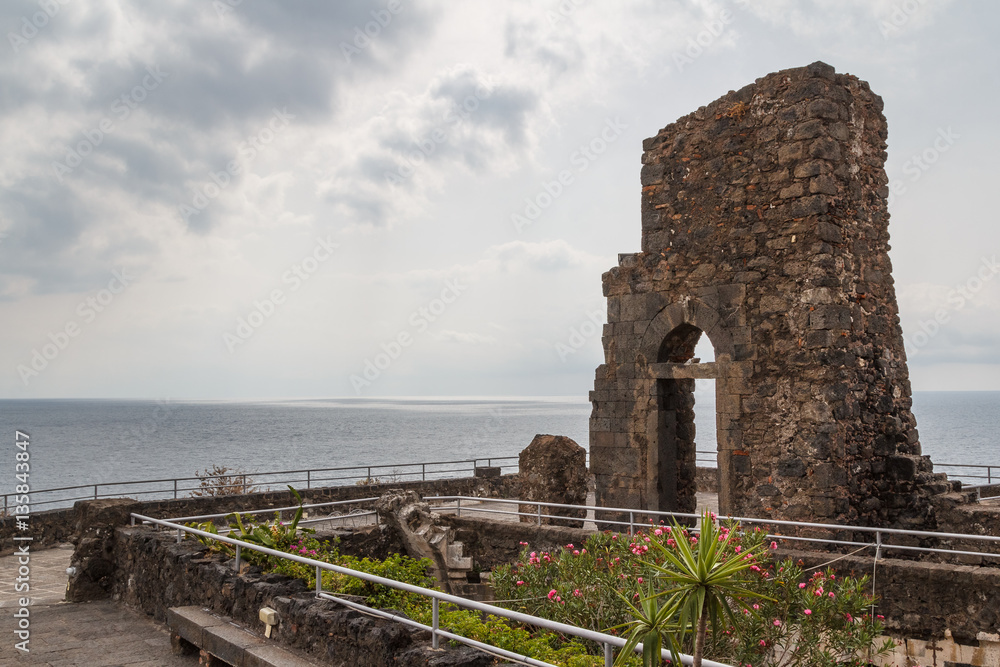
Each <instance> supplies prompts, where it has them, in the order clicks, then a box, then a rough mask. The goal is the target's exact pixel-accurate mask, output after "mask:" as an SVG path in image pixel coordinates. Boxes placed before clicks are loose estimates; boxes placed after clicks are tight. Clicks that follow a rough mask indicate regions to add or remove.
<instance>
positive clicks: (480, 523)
mask: <svg viewBox="0 0 1000 667" xmlns="http://www.w3.org/2000/svg"><path fill="white" fill-rule="evenodd" d="M440 521H441V523H442V524H444V525H446V526H449V527H450V528H452V530H454V532H455V539H457V540H458V541H459V542H461V543H462V549H463V553H464V555H466V556H472V560H473V563H474V566H475V567H476V568H478V569H479V570H480V571H483V572H488V571H489V570H492V569H493V568H494V567H496V566H498V565H503V564H506V563H513V562H516V561H517V556H518V554H519V553H520V551H521V544H520V543H521V542H527V543H528V544H529V545H530V546H531V549H532V550H533V551H556V550H558V549H561V548H562V547H564V546H566V545H567V544H582V543H583V541H584V540H586V539H587V537H588V536H590V535H592V534H593V533H594V531H592V530H584V529H582V528H568V527H564V526H544V525H543V526H537V525H535V524H528V523H514V522H508V521H490V520H488V519H470V518H466V517H456V516H453V515H449V514H445V515H442V516H441V519H440Z"/></svg>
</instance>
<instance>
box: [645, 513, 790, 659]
mask: <svg viewBox="0 0 1000 667" xmlns="http://www.w3.org/2000/svg"><path fill="white" fill-rule="evenodd" d="M671 532H672V533H673V534H674V538H675V539H674V543H675V544H676V547H675V548H667V547H666V546H664V545H662V544H660V543H659V542H658V541H656V540H653V541H652V542H651V544H652V545H654V546H655V547H656V549H657V550H658V551H659V552H660V554H661V555H662V556H663V558H664V562H663V563H662V564H657V563H652V562H647V563H646V564H647V565H648V566H649V567H651V568H652V569H653V570H655V571H656V572H657V578H658V579H661V580H664V581H666V588H664V589H663V590H662V591H660V593H659V595H662V596H666V602H664V604H663V607H664V608H668V609H672V610H676V613H677V625H679V626H680V627H681V628H684V629H686V628H688V627H691V626H695V628H696V629H695V638H694V651H693V655H692V658H693V659H692V665H693V667H701V663H702V658H703V656H704V654H705V638H706V635H707V629H708V624H709V622H711V624H712V630H713V632H715V630H716V629H717V628H718V627H719V618H720V617H722V618H724V619H728V620H729V621H730V622H731V624H732V625H733V626H734V627H739V625H738V624H737V623H736V615H735V614H734V613H733V610H732V607H731V606H730V600H734V601H738V600H744V599H747V598H758V599H768V600H769V599H770V598H768V597H767V596H765V595H761V594H760V593H756V592H754V591H751V590H749V589H747V588H746V587H744V586H743V585H742V582H741V578H742V577H741V576H740V575H741V574H742V573H743V572H744V571H745V570H747V569H749V568H750V567H752V566H753V565H755V564H756V556H757V552H758V551H759V549H760V548H761V547H760V545H758V547H755V548H754V549H750V550H747V551H743V552H742V553H736V552H735V551H736V550H735V549H730V548H729V545H730V541H731V540H732V539H733V538H734V533H735V532H736V531H734V530H724V529H722V528H720V526H719V525H718V524H717V523H716V521H715V518H714V517H712V516H710V514H709V513H708V512H703V513H702V515H701V521H700V523H699V530H698V538H697V546H696V547H695V546H693V545H692V543H691V540H689V539H687V538H685V533H684V529H683V528H682V527H681V526H680V524H678V523H677V520H676V519H675V520H674V521H673V527H672V529H671Z"/></svg>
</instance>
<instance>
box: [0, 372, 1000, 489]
mask: <svg viewBox="0 0 1000 667" xmlns="http://www.w3.org/2000/svg"><path fill="white" fill-rule="evenodd" d="M696 402H697V403H696V406H695V414H696V417H697V428H698V438H697V441H698V449H699V450H701V451H706V452H711V451H714V449H715V410H714V407H715V406H714V395H713V393H712V391H711V388H710V387H705V386H700V387H699V390H698V391H697V393H696ZM913 410H914V413H915V414H916V417H917V426H918V429H919V431H920V437H921V443H922V445H923V451H924V453H925V454H929V455H931V457H932V458H933V460H934V461H935V463H967V464H994V465H996V464H1000V446H998V444H997V440H996V435H995V434H996V432H997V427H998V425H1000V392H917V393H916V394H915V395H914V407H913ZM589 417H590V403H589V402H588V401H587V400H586V399H585V398H580V397H562V398H558V397H557V398H398V399H311V400H284V401H256V402H229V401H177V402H173V401H141V400H136V401H122V400H0V426H2V429H0V432H2V433H3V434H4V436H3V437H4V439H5V440H6V441H7V442H6V444H4V446H3V447H2V448H0V451H2V452H6V453H7V454H6V458H7V464H6V465H7V470H8V471H9V472H8V473H7V474H2V475H0V493H11V492H13V491H14V486H15V484H17V481H16V480H15V479H14V463H15V461H14V453H15V449H14V447H13V442H14V430H15V429H21V430H22V431H26V432H27V433H29V434H30V436H31V445H30V451H31V477H30V480H31V488H32V489H34V490H39V489H50V488H56V487H63V486H72V485H77V484H95V483H107V482H117V481H130V480H143V479H158V478H173V477H188V476H193V475H194V474H195V473H196V472H197V471H201V470H205V469H207V468H210V467H211V466H213V465H220V466H227V467H229V468H239V469H242V470H244V471H248V472H264V471H277V470H296V469H305V468H326V467H346V466H361V465H389V466H396V465H402V464H405V463H420V462H428V461H453V460H466V459H476V458H479V459H485V458H488V457H505V456H517V454H518V452H520V451H521V450H522V449H523V448H524V447H526V446H527V445H528V443H529V442H531V439H532V437H534V435H535V434H537V433H552V434H559V435H566V436H569V437H570V438H573V439H574V440H575V441H576V442H578V443H580V444H581V445H583V446H584V447H587V446H588V420H589ZM710 457H711V455H710V454H709V455H707V456H706V457H703V458H710ZM3 458H4V457H3V456H0V470H3V466H4V464H3ZM507 463H513V462H507ZM942 470H943V471H945V472H956V471H949V470H946V469H942Z"/></svg>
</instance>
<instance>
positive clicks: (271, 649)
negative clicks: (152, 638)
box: [167, 606, 318, 667]
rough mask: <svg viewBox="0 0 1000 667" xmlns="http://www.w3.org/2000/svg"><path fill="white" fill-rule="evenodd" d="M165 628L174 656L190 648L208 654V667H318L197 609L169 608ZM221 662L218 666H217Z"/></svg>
mask: <svg viewBox="0 0 1000 667" xmlns="http://www.w3.org/2000/svg"><path fill="white" fill-rule="evenodd" d="M167 627H168V628H170V644H171V646H172V647H173V649H174V653H178V654H184V653H191V652H192V648H195V649H200V650H201V651H202V653H203V654H208V656H210V657H209V662H208V663H207V664H209V665H223V664H225V665H232V667H318V666H317V663H313V662H309V661H308V660H304V659H302V658H300V657H299V656H297V655H295V654H293V653H291V652H290V651H287V650H285V649H283V648H281V647H280V646H278V645H276V644H275V643H274V642H273V641H271V640H268V639H265V638H263V637H260V636H258V635H255V634H252V633H250V632H248V631H247V630H245V629H244V628H242V627H240V626H239V625H236V624H235V623H233V622H231V621H229V620H227V619H225V618H222V617H219V616H216V615H215V614H212V613H209V612H208V611H206V610H205V609H202V608H201V607H194V606H193V607H171V608H170V609H168V610H167ZM220 661H221V662H220Z"/></svg>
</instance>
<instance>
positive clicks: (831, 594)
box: [829, 591, 837, 598]
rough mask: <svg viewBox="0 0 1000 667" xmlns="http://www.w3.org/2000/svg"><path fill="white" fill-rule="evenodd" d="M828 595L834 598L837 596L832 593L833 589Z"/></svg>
mask: <svg viewBox="0 0 1000 667" xmlns="http://www.w3.org/2000/svg"><path fill="white" fill-rule="evenodd" d="M829 595H830V597H832V598H835V597H837V596H836V595H834V594H833V591H830V594H829Z"/></svg>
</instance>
